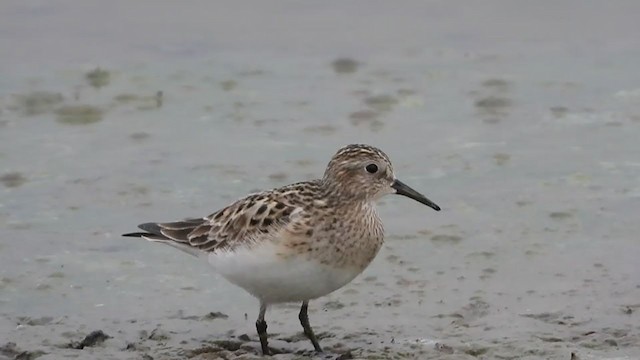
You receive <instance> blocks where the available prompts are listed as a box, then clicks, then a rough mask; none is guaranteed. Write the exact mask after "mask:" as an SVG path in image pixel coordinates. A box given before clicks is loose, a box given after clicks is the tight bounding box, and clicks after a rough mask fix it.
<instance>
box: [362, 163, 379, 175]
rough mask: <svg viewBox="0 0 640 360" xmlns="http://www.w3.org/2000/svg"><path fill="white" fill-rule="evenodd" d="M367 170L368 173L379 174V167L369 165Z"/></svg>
mask: <svg viewBox="0 0 640 360" xmlns="http://www.w3.org/2000/svg"><path fill="white" fill-rule="evenodd" d="M365 169H366V170H367V172H368V173H371V174H375V173H377V172H378V165H376V164H369V165H367V166H366V167H365Z"/></svg>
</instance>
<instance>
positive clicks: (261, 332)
mask: <svg viewBox="0 0 640 360" xmlns="http://www.w3.org/2000/svg"><path fill="white" fill-rule="evenodd" d="M265 312H267V305H266V304H265V303H263V302H260V314H258V320H256V330H258V337H260V346H262V355H270V352H269V344H268V342H267V322H266V321H264V314H265Z"/></svg>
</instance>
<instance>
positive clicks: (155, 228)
mask: <svg viewBox="0 0 640 360" xmlns="http://www.w3.org/2000/svg"><path fill="white" fill-rule="evenodd" d="M138 227H139V228H140V229H142V230H144V231H146V232H135V233H128V234H122V236H126V237H143V236H149V235H161V234H162V233H161V232H160V230H161V229H160V226H159V225H158V224H157V223H144V224H140V225H138Z"/></svg>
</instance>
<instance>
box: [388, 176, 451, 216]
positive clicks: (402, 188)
mask: <svg viewBox="0 0 640 360" xmlns="http://www.w3.org/2000/svg"><path fill="white" fill-rule="evenodd" d="M391 187H392V188H394V189H396V194H398V195H404V196H406V197H409V198H412V199H413V200H415V201H417V202H419V203H422V204H425V205H427V206H428V207H430V208H432V209H433V210H435V211H440V206H438V205H436V203H434V202H433V201H431V200H429V199H427V198H426V197H425V196H424V195H422V194H420V193H419V192H417V191H415V190H413V189H412V188H411V187H410V186H409V185H407V184H405V183H403V182H402V181H400V180H398V179H396V180H395V181H394V182H393V184H391Z"/></svg>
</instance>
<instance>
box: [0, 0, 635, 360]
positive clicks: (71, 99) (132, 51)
mask: <svg viewBox="0 0 640 360" xmlns="http://www.w3.org/2000/svg"><path fill="white" fill-rule="evenodd" d="M579 4H582V3H581V2H578V1H560V2H555V3H554V4H546V5H542V4H535V3H531V4H528V5H524V4H523V5H520V6H516V5H507V4H506V3H505V2H501V1H489V2H485V3H482V4H481V3H476V2H471V1H468V2H464V5H460V4H458V5H454V4H453V3H452V4H449V3H446V2H443V3H422V2H415V3H408V4H407V5H406V8H400V7H397V6H395V5H393V4H391V3H389V4H388V5H386V4H384V3H370V2H360V1H356V2H353V3H348V4H338V3H336V2H329V3H323V4H322V5H318V4H316V5H311V4H297V5H295V6H294V5H292V4H289V5H285V3H282V4H279V5H276V4H275V3H272V4H271V5H266V4H264V5H262V4H260V5H258V4H255V5H254V6H252V7H251V8H247V7H243V6H242V5H241V4H235V5H231V4H229V6H228V7H225V9H220V8H216V6H215V5H214V4H204V3H203V4H200V5H198V6H196V5H193V6H189V7H187V6H184V7H181V8H179V9H178V8H175V7H171V6H169V5H161V4H158V3H150V2H149V3H147V2H140V3H135V4H133V3H127V6H126V7H123V6H124V5H117V4H115V3H114V5H107V4H106V3H105V4H101V5H98V4H89V3H84V2H78V1H60V2H56V3H55V4H54V3H48V2H42V3H13V4H11V3H6V4H2V5H0V32H2V33H3V34H7V35H6V36H4V37H2V38H1V39H0V48H2V49H13V51H10V52H4V53H3V56H2V57H0V67H1V68H2V69H10V70H11V71H5V72H4V74H3V76H2V79H0V359H40V360H45V359H64V358H71V359H74V358H76V359H145V360H152V359H156V360H158V359H236V358H239V359H254V358H259V357H260V345H259V341H258V337H257V335H256V333H255V318H256V316H257V312H258V304H257V301H256V300H254V299H253V298H251V297H250V296H249V295H248V294H246V293H244V292H243V291H242V290H241V289H238V288H236V287H234V286H232V285H230V284H229V283H227V282H225V281H224V280H223V279H222V278H221V277H219V276H217V275H216V274H214V273H213V272H212V270H211V269H210V268H209V266H208V265H207V264H206V263H204V262H199V261H194V258H192V257H190V256H188V255H185V254H183V253H181V252H179V251H176V250H175V249H172V248H169V247H165V246H159V245H156V244H149V243H146V242H142V241H135V240H132V239H125V238H121V237H120V234H122V233H124V232H129V231H133V230H135V226H136V225H137V224H138V223H141V222H145V221H153V220H156V221H167V220H174V219H178V218H181V217H190V216H201V215H204V214H209V213H211V212H212V211H214V210H216V209H218V208H220V207H222V206H224V205H226V204H227V203H228V202H230V201H232V200H234V199H236V198H238V197H240V196H242V195H243V194H246V193H248V192H252V191H255V190H259V189H263V188H269V187H273V186H280V185H283V184H285V183H289V182H293V181H297V180H303V179H310V178H315V177H318V176H320V175H321V174H322V172H323V171H324V166H325V164H326V162H327V161H328V160H329V158H330V156H331V155H332V154H333V153H334V151H335V150H336V149H337V148H338V147H340V146H342V145H344V144H347V143H353V142H365V143H371V144H373V145H376V146H379V147H381V148H382V149H384V150H385V151H386V152H387V153H388V154H389V156H390V157H391V158H392V160H393V161H394V167H395V171H396V173H397V175H398V177H399V178H400V179H401V180H402V181H404V182H406V183H407V184H410V185H411V186H412V187H414V188H416V189H418V190H420V191H421V192H423V193H424V194H425V195H427V196H428V197H429V198H431V199H433V200H434V201H435V202H436V203H438V204H439V205H441V206H442V208H443V211H441V212H439V213H435V212H433V211H430V210H429V209H426V208H424V207H422V206H420V204H417V203H414V202H411V201H409V200H406V199H400V198H394V197H387V198H384V199H383V200H382V201H381V202H380V215H381V217H382V219H383V220H384V222H385V227H386V232H387V237H386V243H385V246H384V248H383V249H382V250H381V252H380V254H379V255H378V257H377V258H376V260H375V261H374V263H373V264H372V265H371V266H370V267H369V268H368V269H367V270H366V271H365V272H364V273H363V274H362V275H361V276H359V277H358V278H356V280H354V281H353V282H352V283H351V284H349V285H347V286H345V287H344V288H343V289H340V290H339V291H337V292H335V293H333V294H330V295H329V296H326V297H323V298H320V299H317V300H315V301H312V302H311V303H310V307H309V316H310V321H311V324H312V326H313V327H314V330H315V332H316V334H317V335H318V337H319V339H320V342H321V344H322V346H323V347H324V349H325V350H326V352H325V354H315V353H314V352H313V351H312V349H313V347H312V346H311V344H310V342H309V341H308V340H306V338H305V337H304V335H303V334H302V331H301V330H302V329H301V327H300V325H299V322H298V311H299V304H284V305H279V306H275V307H273V308H272V309H270V310H269V311H268V312H267V316H266V320H267V322H268V325H269V328H268V331H269V333H270V346H272V347H273V349H274V352H277V353H278V354H277V355H274V356H273V358H275V359H283V360H284V359H287V360H288V359H307V358H314V359H351V358H353V359H469V360H470V359H554V360H555V359H558V360H569V359H573V360H576V359H581V360H588V359H616V360H623V359H625V360H627V359H639V358H640V317H639V316H640V315H639V314H640V262H639V261H638V255H639V254H640V245H639V244H640V242H639V240H638V235H637V233H638V231H637V229H638V226H637V214H639V213H640V185H639V184H640V160H639V159H640V157H639V155H638V154H639V152H638V149H639V147H638V139H640V75H638V74H639V73H638V71H637V64H638V62H639V61H640V50H639V49H640V40H639V39H638V37H637V36H636V35H635V34H638V33H639V32H640V28H639V25H638V22H637V19H636V18H635V15H634V14H637V13H638V11H640V6H639V5H638V4H637V3H636V2H633V1H627V2H619V3H616V6H609V5H608V4H604V3H603V4H602V5H598V4H590V5H584V6H582V5H580V6H579ZM343 6H344V7H343ZM461 6H462V7H464V8H465V9H467V11H462V10H461V8H460V7H461ZM125 10H126V11H125ZM349 14H357V15H358V16H356V15H353V16H352V15H349ZM549 14H554V16H549ZM265 15H268V16H265ZM169 16H170V18H169ZM566 18H571V19H572V21H565V20H566ZM98 19H109V20H110V21H98ZM540 19H544V23H541V22H542V20H540ZM71 20H73V21H71ZM168 23H170V24H171V26H168V25H167V24H168ZM382 24H391V25H393V26H391V27H388V26H382ZM596 24H606V26H604V25H602V26H597V25H596ZM247 29H254V30H251V31H248V30H247ZM318 29H323V31H319V30H318ZM294 30H295V31H294ZM36 33H37V34H44V35H43V36H38V37H35V36H32V35H33V34H36ZM222 34H224V36H223V35H222ZM345 34H348V36H347V35H345ZM60 39H66V41H62V42H61V41H59V40H60ZM54 40H55V41H54Z"/></svg>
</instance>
